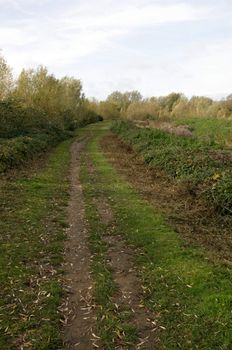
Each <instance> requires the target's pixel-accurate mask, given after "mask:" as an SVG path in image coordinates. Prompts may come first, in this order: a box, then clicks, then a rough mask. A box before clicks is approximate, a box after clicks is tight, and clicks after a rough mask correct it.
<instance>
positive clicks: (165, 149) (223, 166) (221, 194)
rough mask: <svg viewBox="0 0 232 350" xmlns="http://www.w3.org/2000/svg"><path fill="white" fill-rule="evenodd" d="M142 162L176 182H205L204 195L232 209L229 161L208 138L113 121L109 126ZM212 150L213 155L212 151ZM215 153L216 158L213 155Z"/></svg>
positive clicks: (231, 175)
mask: <svg viewBox="0 0 232 350" xmlns="http://www.w3.org/2000/svg"><path fill="white" fill-rule="evenodd" d="M112 130H113V132H114V133H116V134H118V135H119V136H120V137H122V138H123V140H125V141H126V142H127V143H129V144H130V145H131V146H132V147H133V148H134V149H135V150H136V151H137V152H139V153H140V154H141V155H142V156H143V158H144V160H145V162H146V163H147V164H149V165H150V166H153V167H159V168H160V169H162V170H165V172H166V173H167V174H168V175H169V176H170V177H171V178H175V179H177V180H179V181H186V180H189V181H191V183H193V184H194V185H196V186H201V185H203V184H204V185H206V186H207V191H206V198H208V200H209V201H210V202H211V203H212V204H213V205H214V206H215V207H217V208H220V210H223V211H228V210H229V211H230V210H231V209H232V188H231V178H232V172H231V169H232V161H231V159H230V158H226V155H225V159H224V161H222V159H221V156H224V153H223V151H221V150H220V149H219V146H218V145H217V144H215V142H214V141H213V140H211V139H208V140H200V139H198V138H193V137H183V136H181V137H180V136H176V135H172V134H169V133H166V132H164V131H162V130H158V129H138V128H136V127H131V125H130V124H129V123H128V122H124V121H118V122H115V123H114V125H113V128H112ZM212 150H214V151H215V154H216V157H215V156H214V155H213V154H212V152H211V151H212ZM217 155H219V156H220V157H217Z"/></svg>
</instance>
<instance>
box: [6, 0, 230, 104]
mask: <svg viewBox="0 0 232 350" xmlns="http://www.w3.org/2000/svg"><path fill="white" fill-rule="evenodd" d="M231 18H232V1H231V0H220V1H218V0H217V1H214V0H182V1H181V0H180V1H178V0H162V1H155V0H153V1H152V0H76V1H75V0H0V49H1V50H2V54H3V56H4V57H5V58H6V60H7V62H8V63H9V64H10V65H11V66H12V67H13V69H14V72H15V74H18V73H19V72H20V70H21V69H22V68H30V67H36V66H37V65H39V64H43V65H45V66H47V67H48V69H49V71H50V72H51V73H54V74H55V75H56V76H58V77H61V76H64V75H70V76H74V77H77V78H80V79H81V80H82V82H83V86H84V91H85V93H86V95H87V96H89V97H92V96H94V97H96V98H100V99H101V98H105V97H106V96H107V95H108V94H109V93H111V92H112V91H114V90H120V91H125V90H133V89H137V90H139V91H140V92H141V93H142V94H143V95H144V96H152V95H153V96H154V95H155V96H157V95H164V94H168V93H170V92H172V91H177V92H183V93H185V94H186V95H188V96H190V95H210V96H213V97H219V96H222V95H227V94H229V93H232V69H231V67H232V21H231Z"/></svg>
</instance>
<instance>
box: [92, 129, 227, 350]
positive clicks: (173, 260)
mask: <svg viewBox="0 0 232 350" xmlns="http://www.w3.org/2000/svg"><path fill="white" fill-rule="evenodd" d="M97 134H98V135H97ZM96 135H97V136H96V138H95V139H94V140H93V141H92V142H91V144H90V146H89V150H90V155H91V159H92V160H93V162H94V164H95V167H96V169H97V174H98V180H97V181H95V184H94V186H95V191H101V193H102V194H104V196H106V197H107V198H108V199H109V200H110V203H111V205H112V207H113V209H114V215H115V219H116V222H117V227H116V231H117V232H118V233H120V234H121V235H122V236H123V237H124V238H125V239H126V240H127V241H128V243H129V244H130V245H133V246H134V247H135V248H140V249H139V251H140V254H138V257H137V264H138V270H139V271H140V274H141V279H142V281H141V283H142V284H143V285H145V287H146V295H145V303H146V305H147V306H148V307H149V308H150V309H152V310H153V311H154V314H155V315H156V318H157V321H158V329H157V330H158V331H159V333H160V339H161V343H160V349H168V350H170V349H179V348H180V349H200V350H204V349H205V350H213V349H215V350H216V349H224V350H225V349H230V348H231V344H232V328H231V324H232V314H231V306H232V293H231V291H232V278H231V277H232V276H231V270H229V269H228V268H226V267H224V266H220V265H216V264H215V265H213V264H212V263H209V262H208V261H207V260H206V259H205V258H204V255H203V253H202V252H201V251H199V250H197V249H193V248H187V247H186V246H184V245H183V244H182V241H181V240H180V239H178V237H177V234H176V233H175V232H174V231H173V229H172V228H171V227H169V226H168V225H167V224H166V221H165V218H164V217H163V215H162V213H161V212H160V211H159V210H158V209H157V208H153V207H152V206H150V205H149V204H148V203H147V202H146V201H145V200H143V198H142V197H141V196H140V195H139V194H138V193H136V192H135V191H134V190H133V189H132V187H131V186H130V185H129V184H128V183H127V182H125V181H124V180H123V179H122V178H121V177H120V175H119V174H118V173H117V172H116V171H115V169H114V168H113V167H112V165H111V164H109V162H108V161H107V159H106V157H105V156H104V155H103V153H102V151H101V149H100V146H99V144H98V140H99V139H100V138H101V135H102V131H101V130H100V131H99V132H98V131H96Z"/></svg>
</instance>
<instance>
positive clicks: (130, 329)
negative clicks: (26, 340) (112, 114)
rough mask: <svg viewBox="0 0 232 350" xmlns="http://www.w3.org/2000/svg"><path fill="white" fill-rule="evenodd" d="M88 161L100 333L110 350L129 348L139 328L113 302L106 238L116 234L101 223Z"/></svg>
mask: <svg viewBox="0 0 232 350" xmlns="http://www.w3.org/2000/svg"><path fill="white" fill-rule="evenodd" d="M86 157H88V150H87V152H86V155H85V157H82V164H81V182H82V185H83V190H84V198H85V211H86V219H87V220H88V228H89V234H90V236H89V244H90V250H91V254H92V260H91V271H92V278H93V282H94V290H93V292H94V300H95V303H96V305H97V309H96V312H97V315H96V316H97V321H96V331H97V334H98V336H100V338H101V343H102V345H103V346H104V349H106V350H113V349H115V346H117V345H118V346H119V345H121V346H124V347H126V348H128V347H130V346H131V345H133V344H134V343H135V342H136V340H137V334H136V329H135V327H134V326H133V325H132V324H131V323H130V322H129V320H130V316H131V314H132V312H131V310H127V309H125V308H121V309H120V311H119V310H118V309H117V305H115V304H114V302H113V297H114V295H115V293H116V291H117V286H116V285H115V283H114V280H113V276H112V269H111V267H110V265H109V262H108V256H107V244H106V242H105V241H104V235H107V234H109V233H110V232H111V233H112V229H113V228H112V227H111V226H107V225H105V224H103V223H102V222H101V219H100V217H99V213H98V211H97V208H96V205H95V204H94V202H93V198H95V199H96V198H98V196H99V195H100V194H101V189H100V188H99V187H98V186H96V181H97V179H96V178H95V176H94V177H93V176H92V175H89V173H88V169H87V165H86V162H85V160H86Z"/></svg>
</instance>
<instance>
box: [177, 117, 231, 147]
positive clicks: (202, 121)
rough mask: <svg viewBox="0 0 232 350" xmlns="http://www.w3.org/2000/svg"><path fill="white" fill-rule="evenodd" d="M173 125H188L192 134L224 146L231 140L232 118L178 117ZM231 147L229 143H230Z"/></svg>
mask: <svg viewBox="0 0 232 350" xmlns="http://www.w3.org/2000/svg"><path fill="white" fill-rule="evenodd" d="M174 124H175V125H188V126H190V128H191V130H192V131H193V133H194V135H195V136H197V137H199V138H201V139H205V140H213V141H214V142H217V143H219V144H220V145H223V146H225V145H226V144H227V143H228V142H232V120H231V119H223V118H178V119H176V120H174ZM230 147H231V145H230Z"/></svg>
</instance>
